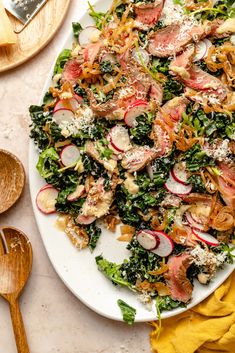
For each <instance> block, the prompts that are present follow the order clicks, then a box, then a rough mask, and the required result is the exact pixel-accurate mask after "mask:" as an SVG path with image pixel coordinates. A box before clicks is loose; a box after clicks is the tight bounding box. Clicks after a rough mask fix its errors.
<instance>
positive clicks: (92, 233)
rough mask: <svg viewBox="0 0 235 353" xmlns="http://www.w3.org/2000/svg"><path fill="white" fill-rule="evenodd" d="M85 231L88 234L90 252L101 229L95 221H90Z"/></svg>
mask: <svg viewBox="0 0 235 353" xmlns="http://www.w3.org/2000/svg"><path fill="white" fill-rule="evenodd" d="M85 230H86V233H87V234H88V235H89V245H88V246H89V248H90V250H91V252H92V251H93V250H94V249H95V247H96V245H97V242H98V240H99V238H100V235H101V229H100V228H99V227H97V226H96V224H95V223H91V224H89V225H87V226H86V227H85Z"/></svg>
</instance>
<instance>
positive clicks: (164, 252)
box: [151, 230, 174, 257]
mask: <svg viewBox="0 0 235 353" xmlns="http://www.w3.org/2000/svg"><path fill="white" fill-rule="evenodd" d="M154 233H155V234H156V236H157V237H158V239H159V244H158V246H157V247H156V248H155V249H153V250H151V251H152V252H153V253H154V254H156V255H158V256H161V257H166V256H169V255H170V254H171V253H172V251H173V249H174V243H173V241H172V239H171V238H170V237H169V235H167V234H166V233H164V232H162V231H160V230H155V231H154Z"/></svg>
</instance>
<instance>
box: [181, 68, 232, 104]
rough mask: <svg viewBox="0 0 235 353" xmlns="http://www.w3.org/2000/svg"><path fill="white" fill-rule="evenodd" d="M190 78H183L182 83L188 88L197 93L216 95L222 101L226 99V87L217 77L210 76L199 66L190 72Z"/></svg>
mask: <svg viewBox="0 0 235 353" xmlns="http://www.w3.org/2000/svg"><path fill="white" fill-rule="evenodd" d="M188 74H189V77H188V78H183V77H181V78H180V79H181V81H182V82H183V83H184V84H185V85H186V86H187V87H190V88H192V89H195V90H197V91H204V92H207V93H209V94H214V95H216V96H218V97H220V99H224V98H225V97H226V94H227V89H226V86H225V85H224V84H223V83H222V82H221V81H220V80H219V79H218V78H216V77H215V76H212V75H210V74H208V73H207V72H205V71H203V70H201V69H200V68H199V67H197V66H192V67H191V68H190V69H189V70H188Z"/></svg>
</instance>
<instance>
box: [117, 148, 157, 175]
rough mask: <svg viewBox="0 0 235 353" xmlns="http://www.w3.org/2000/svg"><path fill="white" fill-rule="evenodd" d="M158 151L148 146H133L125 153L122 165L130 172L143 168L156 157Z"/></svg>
mask: <svg viewBox="0 0 235 353" xmlns="http://www.w3.org/2000/svg"><path fill="white" fill-rule="evenodd" d="M156 156H157V152H156V150H154V149H151V148H149V147H148V146H143V147H133V148H131V149H130V150H129V151H127V152H126V153H124V155H123V160H122V167H123V168H125V169H127V170H128V172H129V173H132V172H135V171H137V170H141V169H143V168H144V167H145V166H146V165H147V164H149V163H150V162H151V161H152V160H153V159H154V158H156Z"/></svg>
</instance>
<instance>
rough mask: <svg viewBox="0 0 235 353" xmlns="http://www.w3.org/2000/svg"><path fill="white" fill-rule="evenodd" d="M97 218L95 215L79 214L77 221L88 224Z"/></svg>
mask: <svg viewBox="0 0 235 353" xmlns="http://www.w3.org/2000/svg"><path fill="white" fill-rule="evenodd" d="M95 220H96V217H93V216H84V215H82V214H81V215H79V216H78V217H77V218H76V222H77V223H79V224H84V225H87V224H91V223H93V222H94V221H95Z"/></svg>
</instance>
